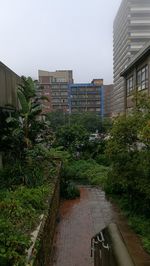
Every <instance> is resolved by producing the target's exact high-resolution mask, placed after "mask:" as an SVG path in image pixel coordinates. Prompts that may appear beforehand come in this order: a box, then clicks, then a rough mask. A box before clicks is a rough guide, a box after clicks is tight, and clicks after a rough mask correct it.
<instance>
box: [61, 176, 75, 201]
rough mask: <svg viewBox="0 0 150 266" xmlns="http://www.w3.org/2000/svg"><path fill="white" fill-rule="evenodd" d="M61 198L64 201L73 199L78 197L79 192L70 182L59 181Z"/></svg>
mask: <svg viewBox="0 0 150 266" xmlns="http://www.w3.org/2000/svg"><path fill="white" fill-rule="evenodd" d="M60 192H61V196H62V197H63V198H65V199H75V198H78V197H80V190H79V188H78V187H77V186H76V185H75V183H74V182H72V181H66V180H65V179H62V180H61V191H60Z"/></svg>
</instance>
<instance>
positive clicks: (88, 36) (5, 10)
mask: <svg viewBox="0 0 150 266" xmlns="http://www.w3.org/2000/svg"><path fill="white" fill-rule="evenodd" d="M120 3H121V0H13V1H12V0H0V61H2V62H3V63H4V64H6V65H7V66H8V67H10V68H11V69H12V70H14V71H15V72H16V73H17V74H19V75H25V76H31V77H33V78H36V79H37V78H38V69H42V70H47V71H55V70H60V69H64V70H65V69H72V70H73V74H74V81H75V82H91V80H92V79H93V78H103V79H104V83H105V84H108V83H112V82H113V60H112V57H113V36H112V32H113V20H114V18H115V15H116V12H117V10H118V8H119V5H120Z"/></svg>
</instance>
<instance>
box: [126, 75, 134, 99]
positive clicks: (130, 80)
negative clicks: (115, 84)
mask: <svg viewBox="0 0 150 266" xmlns="http://www.w3.org/2000/svg"><path fill="white" fill-rule="evenodd" d="M132 91H133V76H132V77H130V78H128V79H127V95H130V94H131V92H132Z"/></svg>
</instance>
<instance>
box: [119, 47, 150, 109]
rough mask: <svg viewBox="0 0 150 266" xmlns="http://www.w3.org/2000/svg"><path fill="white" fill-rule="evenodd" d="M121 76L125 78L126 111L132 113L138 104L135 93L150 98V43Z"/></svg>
mask: <svg viewBox="0 0 150 266" xmlns="http://www.w3.org/2000/svg"><path fill="white" fill-rule="evenodd" d="M121 75H122V77H123V78H124V87H125V109H126V112H127V113H130V110H132V107H133V105H134V104H136V101H133V97H134V94H135V92H138V93H144V94H145V95H146V96H150V42H149V43H148V44H147V45H145V46H144V47H143V48H142V49H141V50H140V51H139V52H138V53H137V55H136V56H135V57H133V59H132V61H131V62H130V63H129V64H128V66H127V68H126V69H125V70H124V71H123V72H122V73H121Z"/></svg>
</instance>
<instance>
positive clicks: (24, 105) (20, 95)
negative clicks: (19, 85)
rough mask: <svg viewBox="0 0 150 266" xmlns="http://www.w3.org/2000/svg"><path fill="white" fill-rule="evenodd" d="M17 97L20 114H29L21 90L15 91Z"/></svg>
mask: <svg viewBox="0 0 150 266" xmlns="http://www.w3.org/2000/svg"><path fill="white" fill-rule="evenodd" d="M17 95H18V98H19V102H20V105H21V112H22V113H23V114H27V113H28V112H29V105H28V102H27V100H26V97H25V95H24V94H23V93H22V91H21V90H18V91H17Z"/></svg>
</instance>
